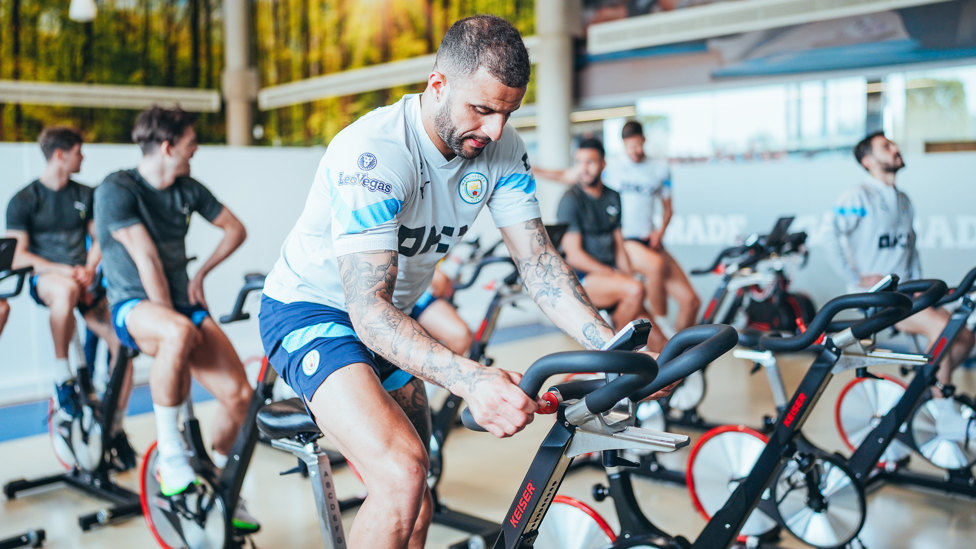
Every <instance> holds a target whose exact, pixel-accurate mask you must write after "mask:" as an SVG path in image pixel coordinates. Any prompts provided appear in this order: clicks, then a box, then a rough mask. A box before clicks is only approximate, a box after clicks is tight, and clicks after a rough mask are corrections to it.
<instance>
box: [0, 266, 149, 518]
mask: <svg viewBox="0 0 976 549" xmlns="http://www.w3.org/2000/svg"><path fill="white" fill-rule="evenodd" d="M93 288H96V289H97V288H102V286H101V284H100V283H96V284H94V285H93ZM96 299H97V297H96ZM72 341H73V343H74V345H75V347H76V349H77V352H76V353H75V354H76V356H77V360H78V362H77V368H76V371H75V388H76V390H77V391H78V401H79V403H80V412H79V413H78V414H77V416H76V417H73V418H70V419H69V420H67V421H57V420H56V418H55V415H54V404H53V400H52V401H51V404H50V405H49V407H48V430H49V433H50V438H51V444H52V447H53V449H54V453H55V456H56V457H57V458H58V461H59V462H61V464H62V465H63V466H64V468H65V469H66V470H67V472H65V473H59V474H55V475H51V476H48V477H43V478H39V479H35V480H25V479H18V480H13V481H10V482H8V483H7V484H6V485H4V487H3V492H4V495H6V496H7V499H14V498H15V497H17V494H18V493H20V492H23V491H26V490H31V489H34V488H39V487H42V486H48V485H50V484H56V483H59V482H60V483H64V484H66V485H67V486H69V487H71V488H74V489H76V490H78V491H81V492H83V493H85V494H86V495H88V496H90V497H93V498H96V499H100V500H103V501H107V502H109V503H111V504H113V506H112V507H107V508H104V509H101V510H100V511H98V512H96V513H91V514H86V515H82V516H80V517H79V518H78V525H79V526H80V527H81V529H82V530H83V531H88V530H91V529H92V528H94V527H97V526H106V525H109V524H114V523H117V522H120V521H124V520H127V519H131V518H134V517H137V516H139V515H141V514H142V506H141V505H140V504H139V495H138V494H136V493H134V492H132V491H130V490H128V489H126V488H123V487H121V486H119V485H117V484H116V482H115V478H114V476H115V473H117V472H122V471H126V470H128V469H132V468H134V467H135V466H136V455H135V452H133V451H132V449H131V447H130V446H129V443H128V440H127V439H126V437H125V433H122V432H119V433H113V427H114V426H115V424H116V419H117V418H116V416H117V415H119V414H122V413H124V410H122V409H120V407H119V400H120V396H121V394H122V388H123V386H124V384H125V382H126V378H127V377H129V376H131V375H132V372H131V368H130V364H131V362H130V361H131V359H132V358H133V357H134V356H135V354H136V353H135V352H134V351H132V350H131V349H126V348H124V347H123V348H122V349H121V350H120V352H119V353H118V356H116V357H112V359H113V360H114V362H115V365H114V367H113V368H112V373H111V375H110V377H109V381H108V384H107V385H106V387H105V391H104V393H103V394H102V395H101V397H99V396H98V395H97V394H96V391H95V387H94V383H93V382H92V368H91V367H89V365H88V364H86V363H85V353H84V351H83V349H82V348H81V343H80V340H79V336H78V334H77V333H75V334H74V336H73V337H72Z"/></svg>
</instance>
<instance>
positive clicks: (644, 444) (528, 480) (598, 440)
mask: <svg viewBox="0 0 976 549" xmlns="http://www.w3.org/2000/svg"><path fill="white" fill-rule="evenodd" d="M638 322H640V321H638ZM647 326H649V323H647ZM645 338H646V336H645ZM737 339H738V338H737V336H736V333H735V330H734V329H733V328H731V327H729V326H700V327H694V328H689V329H687V330H683V331H682V332H679V333H678V334H676V335H675V337H674V338H672V340H671V342H669V343H668V346H666V347H665V350H664V351H663V352H662V354H661V358H666V357H667V356H669V355H667V353H669V347H670V351H671V353H672V354H671V355H670V356H676V355H678V354H681V353H682V351H685V350H686V349H689V348H690V350H688V351H687V352H685V353H684V354H683V355H682V356H681V357H679V358H677V359H675V360H674V361H673V362H670V363H669V364H668V365H666V366H665V367H664V368H662V369H661V370H660V373H659V375H657V377H656V378H655V379H654V381H653V382H651V383H650V384H648V385H645V386H644V387H643V388H640V389H638V390H637V391H633V392H630V394H631V396H629V397H628V398H629V399H630V403H627V404H625V405H624V406H623V410H621V409H620V406H619V404H617V401H618V400H619V397H620V396H622V394H627V393H626V392H625V393H622V394H621V393H620V392H619V391H618V392H617V393H616V394H614V397H613V398H616V400H609V399H608V400H609V401H608V402H606V403H605V404H604V405H602V406H600V405H596V401H598V400H599V396H608V394H609V392H607V393H605V394H604V395H598V392H599V391H607V390H608V389H610V388H611V387H612V386H614V385H615V384H618V383H620V382H621V381H624V380H625V379H626V378H627V377H631V376H620V377H616V376H613V375H611V374H610V373H609V372H613V371H615V370H613V369H610V368H605V367H604V366H605V362H604V361H603V360H601V362H600V364H599V365H596V364H582V365H581V366H584V367H586V366H588V367H589V368H591V369H595V370H597V371H600V370H604V371H607V372H608V375H607V379H608V380H612V381H609V383H608V384H607V385H604V386H603V387H602V388H601V389H598V390H597V391H594V392H592V393H589V394H588V395H586V397H585V398H583V400H581V401H578V402H576V403H575V404H571V405H569V406H565V405H561V406H560V407H559V409H558V412H557V416H556V423H555V425H553V427H552V429H551V430H550V431H549V435H548V436H547V437H546V439H545V440H544V441H543V442H542V445H541V447H540V448H539V451H538V452H537V454H536V457H535V459H534V460H533V461H532V464H531V466H530V467H529V470H528V472H527V473H526V476H525V478H524V479H523V481H522V484H521V486H520V488H519V491H518V492H517V493H516V497H515V500H514V501H513V502H512V506H511V507H510V508H509V511H508V514H507V515H506V517H507V518H506V521H505V523H504V524H503V528H504V529H503V531H502V536H501V537H499V539H498V541H497V542H496V543H495V549H524V548H529V547H532V546H533V545H534V542H535V539H536V537H537V536H538V529H539V526H540V525H541V523H542V519H543V518H544V517H545V514H546V511H547V510H548V508H549V505H550V504H551V503H552V500H553V497H554V496H555V494H556V492H557V491H558V489H559V486H560V484H561V483H562V480H563V478H564V477H565V475H566V471H567V470H568V468H569V466H570V464H571V462H572V460H573V458H574V457H575V456H578V455H581V454H585V453H590V452H594V451H602V452H603V455H604V461H605V462H617V461H618V460H619V458H617V451H618V450H622V449H635V448H636V449H650V450H653V451H659V452H660V451H664V452H671V451H674V450H677V449H678V448H681V447H684V446H686V445H687V444H688V440H689V439H688V437H687V436H683V435H673V434H670V433H662V432H658V431H651V430H648V429H641V428H636V427H632V425H633V424H634V421H635V419H634V417H633V414H632V412H633V410H634V409H635V403H636V402H637V401H639V400H641V399H643V398H646V397H647V396H649V395H651V394H653V393H654V392H656V391H659V390H660V389H662V388H664V387H666V386H667V385H670V384H671V383H673V382H674V381H677V380H678V379H681V378H683V377H685V376H687V375H688V374H689V373H690V372H693V371H696V370H699V369H701V368H702V367H703V366H704V365H705V364H707V363H709V362H711V361H712V360H715V359H716V358H718V357H719V356H721V355H722V354H724V353H725V352H727V351H728V350H729V349H731V348H732V347H734V346H735V343H736V341H737ZM629 343H630V344H633V340H632V339H631V340H630V341H629ZM628 347H629V345H624V344H621V343H620V342H618V344H617V345H616V346H615V347H614V348H628ZM692 347H693V348H692ZM570 354H571V353H557V354H556V355H550V357H546V358H543V359H541V360H540V361H539V362H537V363H536V364H540V363H541V362H542V361H544V360H547V359H550V358H552V359H554V358H556V357H560V356H561V355H570ZM591 356H592V355H591ZM601 358H602V357H601ZM575 371H584V370H575ZM590 371H592V370H590ZM530 372H532V369H530V371H529V372H527V373H526V378H529V375H530ZM551 373H553V374H555V373H571V372H569V371H568V369H565V368H564V369H561V370H559V371H558V372H551ZM546 375H549V374H548V373H547V374H546ZM526 378H523V383H524V380H525V379H526ZM595 382H596V383H597V384H600V383H603V381H602V380H595ZM540 383H541V380H540ZM576 383H578V384H580V385H585V384H587V383H594V382H593V381H590V382H576ZM572 385H573V383H568V384H564V385H562V386H557V387H555V388H553V389H551V390H550V393H548V394H547V397H550V396H551V395H553V394H554V393H555V394H556V395H557V396H555V397H554V398H556V399H557V400H561V399H562V398H566V399H567V400H570V399H572V398H579V396H580V395H574V394H572V391H571V390H570V386H572ZM520 386H522V387H523V388H525V389H526V390H527V392H529V393H530V394H533V393H531V391H529V389H531V388H533V387H531V386H526V385H525V384H520ZM615 404H617V405H616V406H615ZM469 419H470V417H467V418H465V420H466V422H465V424H466V425H468V426H469V427H471V425H470V423H469V422H468V421H467V420H469Z"/></svg>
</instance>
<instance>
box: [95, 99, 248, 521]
mask: <svg viewBox="0 0 976 549" xmlns="http://www.w3.org/2000/svg"><path fill="white" fill-rule="evenodd" d="M132 140H133V141H134V142H136V143H137V144H138V145H139V147H140V148H141V149H142V153H143V157H142V161H141V162H140V163H139V165H138V166H137V167H135V168H133V169H130V170H123V171H119V172H115V173H113V174H111V175H109V176H108V177H106V178H105V181H104V182H103V183H102V184H101V185H99V186H98V188H97V189H96V190H95V227H96V232H97V234H98V237H99V240H100V241H101V242H102V252H103V254H104V261H105V272H106V275H107V276H108V281H109V285H108V291H109V294H108V297H109V302H110V303H111V306H112V323H113V325H114V326H115V331H116V333H117V334H118V336H119V339H121V340H122V343H124V344H125V345H126V346H130V347H134V348H138V349H140V350H141V351H143V352H145V353H146V354H148V355H150V356H153V357H154V358H155V360H154V361H153V365H152V370H151V371H150V374H149V388H150V390H151V392H152V399H153V410H154V412H155V414H156V430H157V449H158V451H159V459H158V460H157V463H158V466H159V470H158V471H157V475H158V478H159V479H160V484H161V486H162V492H163V493H162V497H167V498H168V497H170V496H176V495H179V494H182V493H184V492H186V491H187V490H193V489H195V486H196V485H195V483H194V481H195V479H196V477H195V474H194V472H193V469H192V468H191V467H190V463H189V459H188V456H187V455H186V450H185V448H184V447H183V442H182V438H181V436H180V431H179V422H178V419H177V416H178V414H179V410H180V407H181V406H182V404H183V402H184V401H185V400H186V397H187V396H188V394H189V391H190V375H191V374H192V376H193V377H195V378H196V379H197V381H199V382H200V383H201V384H202V385H203V386H204V388H206V389H207V390H208V391H209V392H210V394H212V395H214V397H215V398H216V399H217V401H218V402H219V403H220V410H219V412H218V414H217V417H216V418H215V420H214V423H213V456H212V458H213V462H214V464H215V465H217V466H218V467H221V468H222V467H224V466H225V465H226V463H227V456H228V455H229V454H230V451H231V447H232V446H233V443H234V438H235V437H236V435H237V431H238V429H239V428H240V426H241V422H242V421H243V420H244V417H245V415H246V414H247V406H248V402H249V401H250V398H251V393H252V391H251V387H250V385H249V384H248V382H247V377H246V376H245V375H244V365H243V364H242V363H241V360H240V358H239V357H238V356H237V352H236V351H235V350H234V347H233V346H232V345H231V343H230V341H229V340H228V339H227V336H226V335H225V334H224V332H223V331H222V330H221V329H220V327H218V326H217V323H216V322H214V321H213V319H211V318H210V316H209V313H208V312H207V302H206V299H205V297H204V293H203V280H204V277H205V276H206V275H207V274H208V273H209V272H210V271H211V270H212V269H213V268H214V267H216V266H217V265H219V264H220V263H221V262H222V261H224V260H225V259H226V258H227V257H228V256H230V254H231V253H233V252H234V250H236V249H237V248H238V247H239V246H240V245H241V244H242V243H243V242H244V239H245V238H246V236H247V234H246V231H245V230H244V225H242V224H241V222H240V221H238V219H237V218H236V217H235V216H234V214H233V213H231V211H230V210H229V209H227V208H226V207H225V206H223V205H222V204H221V203H220V202H218V201H217V199H216V198H214V196H213V194H211V193H210V191H209V190H207V188H206V187H204V186H203V185H202V184H200V182H198V181H196V180H195V179H193V178H191V177H190V159H191V158H192V157H193V153H194V152H196V150H197V142H196V131H195V130H194V129H193V117H192V116H191V115H190V114H188V113H186V112H184V111H182V110H180V109H175V110H167V109H163V108H160V107H153V108H152V109H150V110H148V111H145V112H143V113H141V114H140V115H139V117H138V118H137V119H136V124H135V127H134V128H133V130H132ZM193 212H197V213H199V214H200V215H201V216H203V217H204V219H206V220H207V221H209V222H210V223H211V224H213V225H214V226H216V227H218V228H220V229H222V230H223V231H224V237H223V239H222V240H221V241H220V243H219V244H218V245H217V249H216V250H215V251H214V253H213V255H211V256H210V258H209V259H207V261H206V262H204V264H203V265H201V266H200V269H199V270H198V271H197V273H196V276H194V277H193V279H192V280H191V279H190V278H189V277H188V276H187V273H186V264H187V257H186V242H185V239H186V233H187V231H188V229H189V226H190V218H191V216H192V214H193ZM174 505H176V502H175V500H174ZM234 527H235V528H237V529H240V530H246V531H256V530H257V528H258V525H257V521H255V520H254V519H253V518H252V517H250V515H248V514H247V511H246V510H245V509H244V508H243V506H242V505H238V508H237V510H236V513H235V516H234Z"/></svg>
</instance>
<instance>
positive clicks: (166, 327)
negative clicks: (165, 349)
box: [159, 316, 197, 348]
mask: <svg viewBox="0 0 976 549" xmlns="http://www.w3.org/2000/svg"><path fill="white" fill-rule="evenodd" d="M159 330H160V335H161V336H162V341H161V343H163V344H165V345H169V346H173V347H179V348H184V347H185V348H189V347H190V346H191V343H192V342H193V341H194V339H195V338H196V331H197V327H196V326H194V325H193V323H192V322H190V319H188V318H185V317H183V316H173V317H171V318H168V319H166V320H165V321H163V322H161V325H160V328H159Z"/></svg>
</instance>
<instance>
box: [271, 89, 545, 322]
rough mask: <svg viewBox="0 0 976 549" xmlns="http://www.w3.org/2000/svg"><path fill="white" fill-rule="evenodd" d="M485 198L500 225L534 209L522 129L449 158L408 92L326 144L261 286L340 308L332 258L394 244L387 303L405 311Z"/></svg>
mask: <svg viewBox="0 0 976 549" xmlns="http://www.w3.org/2000/svg"><path fill="white" fill-rule="evenodd" d="M486 204H487V205H488V209H489V210H490V211H491V215H492V218H493V220H494V222H495V226H497V227H507V226H510V225H514V224H517V223H524V222H526V221H528V220H530V219H535V218H538V217H540V211H539V204H538V202H537V201H536V198H535V179H534V178H533V177H532V169H531V167H530V166H529V162H528V155H527V154H526V152H525V144H524V143H523V142H522V139H521V137H519V135H518V133H517V132H516V131H515V129H514V128H512V127H511V126H509V125H506V126H505V128H504V130H503V131H502V137H501V139H500V140H499V141H497V142H491V143H488V144H487V145H486V146H485V148H484V149H483V151H482V153H481V155H479V156H478V157H477V158H475V159H472V160H466V159H464V158H461V157H455V158H453V159H451V160H446V159H445V158H444V155H443V154H441V152H440V151H439V150H438V149H437V147H436V146H435V145H434V143H433V141H431V139H430V137H429V136H428V135H427V132H426V130H425V129H424V126H423V122H422V119H421V113H420V95H406V96H404V97H403V98H402V99H401V100H400V101H398V102H396V103H394V104H393V105H390V106H388V107H383V108H380V109H377V110H375V111H373V112H371V113H369V114H367V115H365V116H363V117H362V118H360V119H359V120H357V121H356V122H354V123H353V124H351V125H350V126H348V127H347V128H345V129H344V130H342V131H341V132H339V133H338V135H336V136H335V138H334V139H333V140H332V142H331V143H330V144H329V147H328V149H327V150H326V152H325V156H324V157H323V158H322V161H321V163H320V164H319V168H318V171H317V172H316V174H315V179H314V181H313V182H312V188H311V191H310V192H309V195H308V200H307V202H306V203H305V209H304V211H303V212H302V214H301V216H300V217H299V218H298V222H297V223H296V224H295V227H294V229H292V231H291V233H290V234H289V235H288V237H287V238H286V239H285V243H284V245H283V246H282V248H281V257H280V258H279V259H278V262H277V263H276V264H275V266H274V268H273V269H272V271H271V272H270V273H269V274H268V277H267V281H266V282H265V287H264V293H265V295H267V296H268V297H270V298H272V299H275V300H277V301H280V302H282V303H294V302H298V301H305V302H311V303H319V304H322V305H328V306H330V307H335V308H337V309H341V310H343V311H346V310H347V308H346V303H345V296H344V293H343V289H342V283H341V279H340V276H339V265H338V261H337V258H338V257H339V256H341V255H345V254H351V253H357V252H365V251H374V250H395V251H397V252H398V253H399V265H398V266H399V272H398V275H397V282H396V289H395V291H394V294H393V305H394V306H396V307H397V308H398V309H400V310H401V311H404V312H406V313H409V312H410V310H411V309H412V308H413V306H414V304H415V303H416V302H417V299H419V298H420V296H421V294H423V292H424V290H426V289H427V287H428V286H430V282H431V279H432V278H433V276H434V269H435V267H436V265H437V262H438V261H440V260H441V258H443V257H444V256H445V255H446V254H447V252H448V251H449V250H450V249H451V248H452V247H453V246H454V245H455V244H457V243H458V242H460V241H461V239H462V238H463V237H464V235H465V233H466V232H467V231H468V228H469V227H471V225H472V223H474V220H475V218H476V217H477V216H478V213H479V212H480V211H481V208H482V207H483V206H485V205H486Z"/></svg>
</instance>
